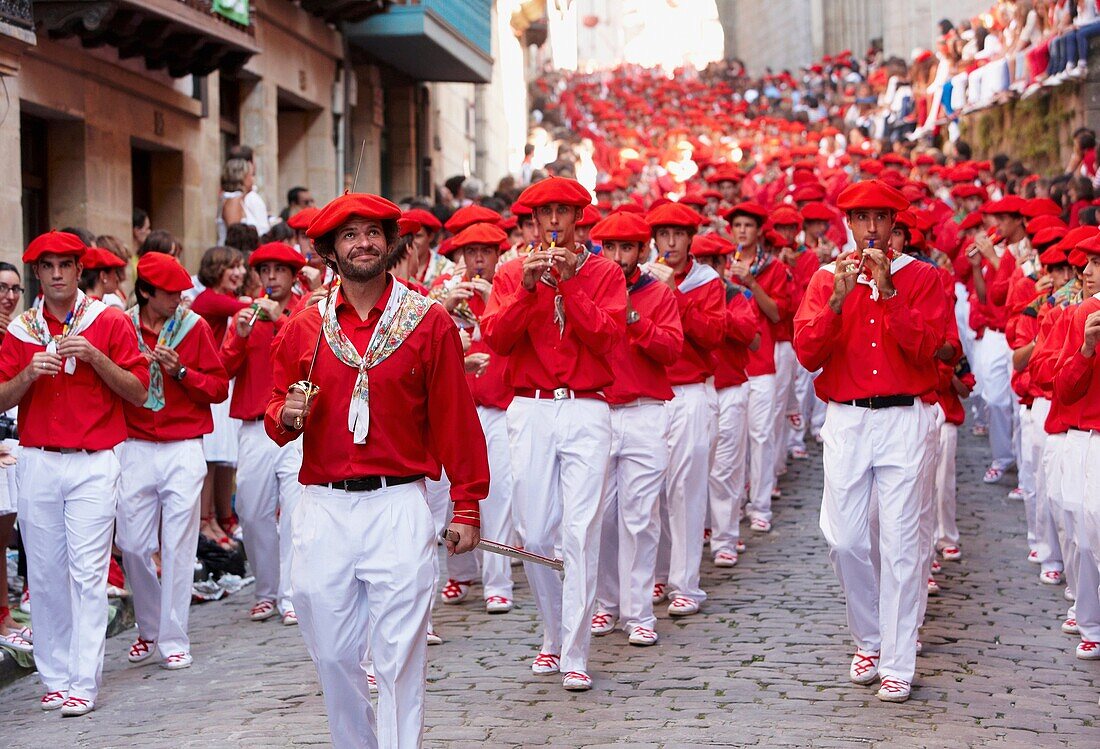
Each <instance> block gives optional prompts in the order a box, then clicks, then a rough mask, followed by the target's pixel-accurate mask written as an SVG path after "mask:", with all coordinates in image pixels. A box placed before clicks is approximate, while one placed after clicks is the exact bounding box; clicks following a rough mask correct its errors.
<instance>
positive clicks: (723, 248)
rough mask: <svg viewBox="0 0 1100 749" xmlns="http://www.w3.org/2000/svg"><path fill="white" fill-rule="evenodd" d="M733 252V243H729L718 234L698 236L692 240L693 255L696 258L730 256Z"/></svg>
mask: <svg viewBox="0 0 1100 749" xmlns="http://www.w3.org/2000/svg"><path fill="white" fill-rule="evenodd" d="M731 252H733V243H732V242H727V241H726V240H724V239H722V238H721V237H720V236H718V235H717V234H697V235H696V236H695V237H694V238H693V239H692V240H691V254H692V255H694V256H695V257H712V256H715V255H728V254H730V253H731Z"/></svg>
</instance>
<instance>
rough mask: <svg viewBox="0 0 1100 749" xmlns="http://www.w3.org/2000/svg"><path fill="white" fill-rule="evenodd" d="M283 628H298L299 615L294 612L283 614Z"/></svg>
mask: <svg viewBox="0 0 1100 749" xmlns="http://www.w3.org/2000/svg"><path fill="white" fill-rule="evenodd" d="M283 626H286V627H296V626H298V615H297V614H295V613H294V612H293V611H288V612H286V613H285V614H283Z"/></svg>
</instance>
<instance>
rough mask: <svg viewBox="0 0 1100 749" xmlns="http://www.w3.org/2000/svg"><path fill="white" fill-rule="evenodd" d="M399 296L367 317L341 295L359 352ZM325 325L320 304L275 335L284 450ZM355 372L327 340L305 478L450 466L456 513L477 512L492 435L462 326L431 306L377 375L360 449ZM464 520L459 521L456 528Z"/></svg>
mask: <svg viewBox="0 0 1100 749" xmlns="http://www.w3.org/2000/svg"><path fill="white" fill-rule="evenodd" d="M620 275H622V274H621V273H620ZM392 291H393V280H392V278H391V279H390V281H389V283H388V285H387V286H386V290H385V292H383V294H382V296H381V297H380V298H379V300H378V302H377V303H376V304H375V305H374V307H373V308H372V309H371V310H370V312H369V313H368V315H367V318H366V319H365V320H361V319H360V318H359V315H358V313H357V312H356V311H355V308H354V307H352V306H351V305H350V304H348V303H347V302H346V301H345V300H344V296H343V293H342V292H337V295H336V299H335V303H336V305H337V307H336V319H337V321H338V322H339V323H340V327H341V328H342V329H343V331H344V334H345V335H346V336H347V337H348V339H349V340H350V341H351V343H352V345H354V346H355V349H356V351H359V352H363V351H365V350H366V348H367V345H368V343H369V342H370V338H371V334H372V333H373V332H374V329H375V328H376V327H377V325H378V320H379V318H380V317H381V316H382V311H383V310H384V309H385V307H386V302H387V301H388V300H389V297H390V294H391V293H392ZM320 327H321V316H320V314H319V312H318V309H317V307H316V306H314V307H308V308H306V309H305V310H303V311H302V312H301V313H299V314H297V315H295V316H294V317H292V318H291V319H290V320H289V321H288V322H287V323H286V325H285V326H284V327H283V329H282V331H280V333H279V335H278V336H277V337H276V339H275V343H274V349H273V352H272V369H273V375H274V381H275V385H274V392H273V394H272V396H271V401H270V403H269V404H268V407H267V413H266V415H265V418H264V424H265V427H266V429H267V433H268V435H270V437H271V439H273V440H274V441H275V442H276V443H278V444H280V445H285V444H287V443H288V442H290V441H291V440H293V439H295V438H296V437H297V436H298V433H297V432H291V431H288V430H286V429H284V428H283V425H282V421H281V420H280V414H281V412H282V408H283V403H284V402H285V400H286V393H287V388H289V387H290V385H292V384H293V383H295V382H297V381H298V380H304V379H306V377H307V374H308V372H309V366H310V361H311V359H312V358H313V351H314V346H315V344H316V342H317V336H318V332H319V330H320ZM357 375H358V372H357V370H356V369H354V368H352V367H349V366H348V365H346V364H344V363H342V362H341V361H340V360H339V359H337V358H336V355H335V354H334V353H333V352H332V349H331V347H330V346H329V345H328V344H327V342H325V341H324V340H322V341H321V346H320V348H319V350H318V354H317V363H316V365H315V366H314V369H313V374H312V378H311V381H312V382H313V383H314V384H316V385H317V386H318V387H319V388H320V392H319V393H318V395H317V397H316V399H315V400H314V401H313V407H312V411H311V413H310V415H309V418H308V419H307V421H306V425H305V430H304V432H305V433H304V435H303V438H302V452H303V455H302V470H301V473H300V474H299V477H300V480H301V482H302V483H303V484H324V483H328V482H332V481H341V480H344V479H353V478H362V477H365V476H412V475H416V474H421V473H423V474H425V475H427V476H429V477H431V478H439V476H440V467H441V465H442V467H443V468H444V469H446V471H447V476H448V478H449V479H450V481H451V499H452V500H454V506H455V510H456V512H458V511H471V512H473V513H474V515H475V516H476V514H477V508H478V501H479V500H481V499H483V498H484V497H486V496H487V495H488V492H489V462H488V458H487V457H486V450H485V435H484V433H483V432H482V431H481V422H480V421H479V420H478V417H477V411H476V410H475V408H474V401H473V398H471V397H470V389H469V387H468V386H467V385H466V376H465V372H464V368H463V364H462V344H461V343H460V341H459V338H458V329H457V328H456V327H455V325H454V323H453V322H452V321H451V318H450V316H449V315H448V314H447V313H446V311H444V309H443V308H442V307H441V306H439V305H433V306H432V307H431V308H430V309H429V310H428V312H427V314H426V315H425V316H424V319H423V320H421V322H420V324H419V325H418V326H417V327H416V329H415V330H413V332H412V333H410V334H409V336H408V337H407V338H406V339H405V341H404V342H403V343H402V344H401V346H400V347H399V348H398V349H397V350H396V351H394V352H393V353H392V354H391V355H390V356H389V357H387V358H386V359H384V360H383V361H382V362H380V363H379V364H378V365H377V366H375V367H372V368H371V369H370V370H369V379H368V383H369V387H370V406H369V408H370V419H371V426H370V432H369V433H368V435H367V440H366V443H365V444H362V445H357V444H355V443H354V441H353V440H354V438H353V435H352V433H351V431H349V430H348V407H349V405H350V403H351V395H352V390H353V389H354V387H355V382H356V378H357ZM464 514H465V513H464ZM465 520H466V519H465V518H459V517H458V516H456V521H455V522H464V521H465ZM470 524H473V525H476V524H478V521H471V522H470Z"/></svg>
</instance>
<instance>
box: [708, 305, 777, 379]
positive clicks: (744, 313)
mask: <svg viewBox="0 0 1100 749" xmlns="http://www.w3.org/2000/svg"><path fill="white" fill-rule="evenodd" d="M761 322H762V321H761V315H760V310H759V308H757V306H756V302H755V301H753V300H751V299H749V298H748V297H747V296H745V294H743V293H741V292H735V293H734V294H733V295H732V296H731V297H730V299H729V301H728V302H726V316H725V326H724V336H723V339H722V342H721V344H719V346H718V347H717V348H716V349H715V352H714V354H715V360H716V362H717V366H716V367H715V370H714V387H716V388H718V389H719V390H721V389H722V388H728V387H734V386H737V385H744V384H745V383H746V382H748V380H749V374H748V366H749V355H750V353H751V352H750V351H749V346H750V345H751V344H752V339H753V338H755V337H756V334H757V333H758V332H759V331H760V329H761V328H762V327H764V326H763V325H762V324H761ZM773 368H774V367H773Z"/></svg>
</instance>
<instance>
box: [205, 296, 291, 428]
mask: <svg viewBox="0 0 1100 749" xmlns="http://www.w3.org/2000/svg"><path fill="white" fill-rule="evenodd" d="M302 299H303V298H295V299H291V300H290V301H289V303H288V304H287V306H286V309H285V310H283V314H282V315H280V316H279V318H278V319H277V320H265V319H263V318H262V317H261V318H257V319H256V322H255V324H254V325H253V326H252V332H251V333H249V334H248V336H247V337H245V338H241V337H240V336H239V335H237V326H236V324H233V325H230V326H229V327H228V330H227V332H226V334H225V340H224V342H223V343H222V344H221V350H220V351H219V354H220V356H221V360H222V364H224V365H225V370H226V372H228V373H229V376H230V377H231V378H232V377H235V378H236V381H235V382H234V383H233V399H232V400H231V401H230V402H229V415H230V416H232V417H233V418H234V419H241V420H242V421H255V420H256V419H262V418H263V415H264V412H265V411H266V410H267V404H268V403H269V402H270V401H271V390H272V388H273V387H274V385H275V380H274V378H273V376H272V371H271V346H272V344H273V343H274V342H275V337H276V336H277V335H278V334H279V331H281V330H282V329H283V327H284V326H285V325H286V324H287V322H288V321H289V320H290V317H291V316H292V315H293V314H294V313H295V312H297V310H298V308H299V305H301V304H302V303H303V302H302V301H301V300H302Z"/></svg>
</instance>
